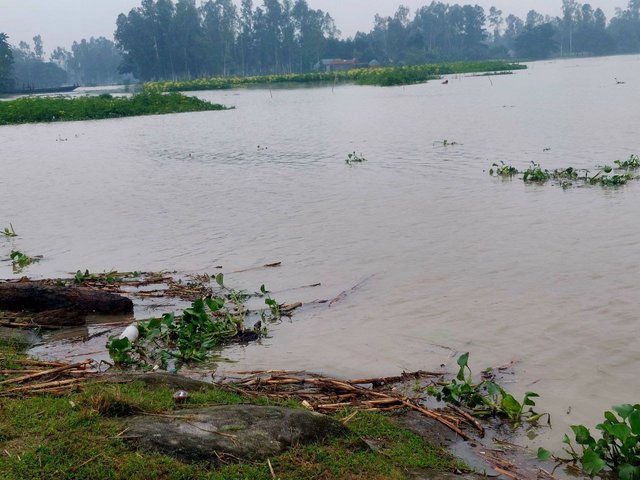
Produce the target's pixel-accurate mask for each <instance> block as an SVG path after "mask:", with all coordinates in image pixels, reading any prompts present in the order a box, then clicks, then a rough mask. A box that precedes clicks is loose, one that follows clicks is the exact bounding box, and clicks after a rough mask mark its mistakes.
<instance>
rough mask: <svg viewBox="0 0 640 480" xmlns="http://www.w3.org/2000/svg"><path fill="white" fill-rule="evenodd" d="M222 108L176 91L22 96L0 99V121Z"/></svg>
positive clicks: (63, 120) (45, 120) (113, 115)
mask: <svg viewBox="0 0 640 480" xmlns="http://www.w3.org/2000/svg"><path fill="white" fill-rule="evenodd" d="M224 109H225V107H224V106H222V105H217V104H212V103H209V102H206V101H204V100H200V99H199V98H195V97H188V96H186V95H181V94H179V93H171V94H167V95H163V94H160V93H154V92H144V93H140V94H137V95H133V96H131V97H112V96H111V95H100V96H97V97H76V98H69V97H62V96H60V97H25V98H18V99H16V100H11V101H6V102H0V125H15V124H21V123H41V122H68V121H76V120H99V119H105V118H120V117H133V116H139V115H160V114H166V113H182V112H201V111H209V110H224Z"/></svg>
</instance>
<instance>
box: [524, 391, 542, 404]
mask: <svg viewBox="0 0 640 480" xmlns="http://www.w3.org/2000/svg"><path fill="white" fill-rule="evenodd" d="M539 397H540V395H538V394H537V393H535V392H527V393H525V394H524V400H523V402H522V404H523V405H529V406H532V407H533V406H535V404H536V402H534V401H533V400H531V399H532V398H539Z"/></svg>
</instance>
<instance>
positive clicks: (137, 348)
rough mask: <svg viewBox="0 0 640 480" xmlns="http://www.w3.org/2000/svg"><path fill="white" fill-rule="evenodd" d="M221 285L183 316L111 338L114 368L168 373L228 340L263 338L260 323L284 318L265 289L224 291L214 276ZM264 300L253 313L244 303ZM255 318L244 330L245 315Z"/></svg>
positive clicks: (168, 316) (145, 324)
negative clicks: (154, 369)
mask: <svg viewBox="0 0 640 480" xmlns="http://www.w3.org/2000/svg"><path fill="white" fill-rule="evenodd" d="M215 280H216V283H217V284H218V286H219V287H220V291H219V292H218V294H217V295H210V296H207V297H204V298H198V299H197V300H195V301H194V302H193V303H192V305H191V307H189V308H187V309H185V310H184V311H183V312H182V315H176V314H175V313H173V312H172V313H165V314H164V315H163V316H162V317H160V318H152V319H150V320H147V321H144V322H139V323H137V324H135V325H132V326H130V327H128V328H127V329H126V330H125V331H124V332H123V334H122V335H120V336H119V337H112V338H111V339H110V340H109V342H108V343H107V350H108V351H109V355H110V356H111V358H112V359H113V361H114V363H115V364H116V365H118V366H122V367H126V366H139V367H142V368H149V367H155V366H158V367H161V368H163V369H167V368H168V366H169V364H170V363H173V362H175V361H176V360H177V361H179V362H182V363H186V362H202V361H204V360H206V359H207V358H208V357H209V356H210V355H211V353H212V350H213V349H215V348H216V347H219V346H221V345H223V344H225V343H228V342H230V341H232V340H239V341H250V340H256V339H258V338H260V337H262V336H264V335H266V328H265V327H264V325H265V324H267V323H269V322H274V321H277V320H279V319H280V318H281V316H282V315H283V313H282V311H281V307H280V305H279V304H278V302H277V301H276V300H274V299H273V298H271V296H270V293H269V291H268V290H267V289H266V287H265V286H264V285H262V286H261V287H260V292H259V293H253V294H252V293H249V292H246V291H239V290H235V289H232V288H228V287H226V286H225V284H224V276H223V275H222V274H219V275H217V276H216V277H215ZM256 296H257V297H262V298H264V304H265V305H266V307H267V308H266V309H264V310H261V311H259V312H252V311H250V310H249V308H248V307H247V305H246V301H247V300H248V299H250V298H251V297H256ZM256 314H257V315H259V317H260V320H258V321H256V322H254V325H253V327H252V328H246V325H245V323H246V321H247V319H248V317H249V316H250V315H256Z"/></svg>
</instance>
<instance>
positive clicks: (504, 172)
mask: <svg viewBox="0 0 640 480" xmlns="http://www.w3.org/2000/svg"><path fill="white" fill-rule="evenodd" d="M492 167H495V170H494V169H493V168H491V169H489V175H493V174H494V173H495V174H496V175H497V176H499V177H513V176H514V175H518V173H520V172H518V169H517V168H516V167H513V166H511V165H507V164H505V163H504V162H502V161H501V162H500V164H497V163H494V164H493V165H492Z"/></svg>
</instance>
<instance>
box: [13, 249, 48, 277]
mask: <svg viewBox="0 0 640 480" xmlns="http://www.w3.org/2000/svg"><path fill="white" fill-rule="evenodd" d="M9 259H10V260H11V266H12V267H13V272H14V273H21V272H22V270H24V269H25V268H27V267H28V266H29V265H31V264H33V263H36V262H39V261H40V260H41V259H42V257H41V256H34V257H30V256H29V255H27V254H26V253H24V252H21V251H20V250H11V253H10V254H9Z"/></svg>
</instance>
